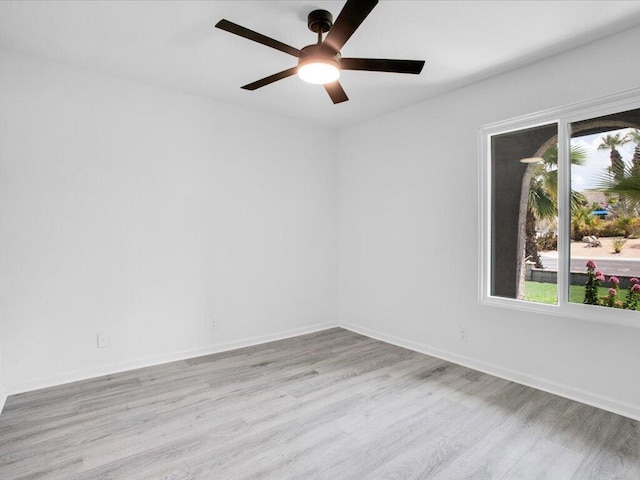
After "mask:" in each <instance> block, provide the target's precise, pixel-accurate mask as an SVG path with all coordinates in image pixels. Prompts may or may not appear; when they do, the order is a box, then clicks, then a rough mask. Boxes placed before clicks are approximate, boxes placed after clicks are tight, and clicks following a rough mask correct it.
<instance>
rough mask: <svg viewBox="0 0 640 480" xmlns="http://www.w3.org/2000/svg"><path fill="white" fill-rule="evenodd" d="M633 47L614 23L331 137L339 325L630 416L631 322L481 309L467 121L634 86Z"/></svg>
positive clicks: (474, 167)
mask: <svg viewBox="0 0 640 480" xmlns="http://www.w3.org/2000/svg"><path fill="white" fill-rule="evenodd" d="M639 43H640V29H634V30H631V31H626V32H623V33H621V34H619V35H617V36H615V37H610V38H607V39H604V40H602V41H599V42H597V43H593V44H590V45H587V46H584V47H581V48H579V49H577V50H574V51H571V52H569V53H566V54H563V55H561V56H557V57H554V58H551V59H547V60H545V61H542V62H539V63H536V64H534V65H531V66H528V67H526V68H521V69H518V70H516V71H512V72H510V73H508V74H504V75H501V76H498V77H494V78H492V79H489V80H487V81H483V82H481V83H478V84H475V85H472V86H469V87H467V88H464V89H461V90H458V91H455V92H452V93H450V94H446V95H443V96H440V97H438V98H436V99H433V100H431V101H427V102H424V103H422V104H419V105H416V106H414V107H411V108H410V109H407V110H403V111H399V112H395V113H393V114H390V115H387V116H385V117H382V118H377V119H374V120H371V121H369V122H366V123H364V124H360V125H358V126H355V127H352V128H348V129H345V130H343V131H341V132H340V144H339V152H340V168H339V179H340V180H339V181H340V188H339V205H340V210H339V218H340V225H339V238H340V246H339V255H340V262H339V285H340V286H339V318H340V321H341V323H342V324H344V325H346V326H349V327H351V328H353V329H355V330H358V331H361V332H364V333H369V334H373V335H374V336H377V337H379V338H383V339H387V340H391V341H394V342H396V343H399V344H403V345H407V346H411V347H413V348H417V349H421V350H423V351H428V352H432V353H436V354H438V355H440V356H443V357H446V358H450V359H453V360H456V361H459V362H462V363H466V364H468V365H472V366H475V367H476V368H481V369H483V370H486V371H491V372H494V373H496V374H500V375H503V376H506V377H509V378H512V379H516V380H519V381H522V382H525V383H529V384H532V385H535V386H539V387H542V388H545V389H549V390H553V391H556V392H560V393H563V394H565V395H569V396H573V397H575V398H579V399H581V400H583V401H587V402H590V403H595V404H598V405H601V406H603V407H605V408H609V409H612V410H616V411H619V412H624V413H626V414H629V415H633V416H636V417H640V387H639V385H638V375H637V368H636V367H637V365H639V364H640V348H638V345H640V328H624V327H612V326H605V325H603V324H598V323H589V322H584V321H579V320H576V319H568V318H555V317H551V316H537V315H534V314H530V313H524V312H518V311H512V310H505V309H497V308H491V307H482V306H479V304H478V286H477V285H478V280H477V279H478V222H479V218H478V207H477V204H478V155H479V153H478V136H477V135H478V127H479V126H481V125H484V124H487V123H491V122H495V121H499V120H505V119H508V118H511V117H514V116H518V115H524V114H528V113H533V112H536V111H540V110H544V109H547V108H552V107H556V106H560V105H566V104H569V103H572V102H576V101H580V100H586V99H590V98H593V97H597V96H601V95H605V94H610V93H614V92H617V91H621V90H625V89H629V88H634V87H637V86H639V85H640V65H638V63H637V62H636V61H634V59H633V58H632V57H631V56H629V52H630V49H631V48H632V46H634V45H638V44H639ZM603 59H606V62H603ZM428 74H429V69H428V67H427V68H426V69H425V72H424V73H423V75H428ZM638 321H639V325H640V319H639V320H638ZM459 325H463V326H466V327H468V329H469V341H468V343H462V342H460V341H459V340H458V339H457V327H458V326H459Z"/></svg>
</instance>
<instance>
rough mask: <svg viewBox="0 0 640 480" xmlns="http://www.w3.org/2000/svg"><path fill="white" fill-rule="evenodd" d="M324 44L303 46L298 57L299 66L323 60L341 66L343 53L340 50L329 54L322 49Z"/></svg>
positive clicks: (337, 66)
mask: <svg viewBox="0 0 640 480" xmlns="http://www.w3.org/2000/svg"><path fill="white" fill-rule="evenodd" d="M321 48H322V45H316V44H314V45H307V46H306V47H302V48H301V49H300V52H301V55H300V57H299V58H298V68H300V67H301V66H303V65H305V64H307V63H313V62H318V61H322V62H323V63H329V64H332V65H334V66H335V67H336V68H338V69H339V68H340V59H341V58H342V55H340V52H338V53H336V54H334V55H327V53H326V52H323V51H321Z"/></svg>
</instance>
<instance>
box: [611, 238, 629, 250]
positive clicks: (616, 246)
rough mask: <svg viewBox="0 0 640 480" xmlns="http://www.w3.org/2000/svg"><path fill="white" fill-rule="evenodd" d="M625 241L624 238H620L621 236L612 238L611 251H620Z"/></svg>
mask: <svg viewBox="0 0 640 480" xmlns="http://www.w3.org/2000/svg"><path fill="white" fill-rule="evenodd" d="M626 243H627V240H626V239H625V238H622V237H618V238H614V239H613V241H612V242H611V245H612V246H613V253H620V252H622V249H623V248H624V246H625V244H626Z"/></svg>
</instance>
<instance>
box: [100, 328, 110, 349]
mask: <svg viewBox="0 0 640 480" xmlns="http://www.w3.org/2000/svg"><path fill="white" fill-rule="evenodd" d="M108 346H109V334H108V333H107V332H98V348H106V347H108Z"/></svg>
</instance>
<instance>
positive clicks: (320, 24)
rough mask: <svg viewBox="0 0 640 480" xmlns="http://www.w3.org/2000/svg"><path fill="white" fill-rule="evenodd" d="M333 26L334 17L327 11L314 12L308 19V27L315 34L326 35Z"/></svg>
mask: <svg viewBox="0 0 640 480" xmlns="http://www.w3.org/2000/svg"><path fill="white" fill-rule="evenodd" d="M332 25H333V16H332V15H331V13H329V12H327V11H326V10H314V11H313V12H311V13H310V14H309V16H308V17H307V26H308V27H309V30H311V31H312V32H314V33H318V32H322V33H326V32H328V31H329V29H330V28H331V26H332Z"/></svg>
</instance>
